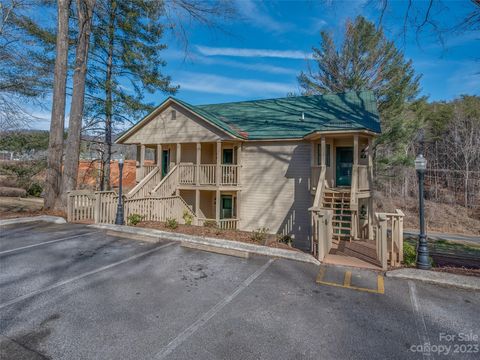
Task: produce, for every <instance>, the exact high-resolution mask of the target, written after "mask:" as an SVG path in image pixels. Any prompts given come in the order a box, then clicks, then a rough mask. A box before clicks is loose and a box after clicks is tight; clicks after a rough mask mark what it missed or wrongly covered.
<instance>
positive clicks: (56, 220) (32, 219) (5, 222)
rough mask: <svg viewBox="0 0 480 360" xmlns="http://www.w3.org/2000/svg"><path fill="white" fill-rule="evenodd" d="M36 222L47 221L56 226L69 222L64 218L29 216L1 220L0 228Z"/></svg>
mask: <svg viewBox="0 0 480 360" xmlns="http://www.w3.org/2000/svg"><path fill="white" fill-rule="evenodd" d="M35 221H46V222H51V223H54V224H65V223H66V222H67V221H66V220H65V219H64V218H62V217H60V216H50V215H39V216H29V217H21V218H15V219H5V220H0V226H6V225H14V224H24V223H30V222H35Z"/></svg>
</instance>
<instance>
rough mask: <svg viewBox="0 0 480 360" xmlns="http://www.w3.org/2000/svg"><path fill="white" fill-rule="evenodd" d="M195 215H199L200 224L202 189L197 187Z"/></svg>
mask: <svg viewBox="0 0 480 360" xmlns="http://www.w3.org/2000/svg"><path fill="white" fill-rule="evenodd" d="M195 215H196V217H197V225H198V216H199V215H200V190H199V189H195Z"/></svg>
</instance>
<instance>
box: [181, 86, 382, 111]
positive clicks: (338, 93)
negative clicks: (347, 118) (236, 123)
mask: <svg viewBox="0 0 480 360" xmlns="http://www.w3.org/2000/svg"><path fill="white" fill-rule="evenodd" d="M372 92H373V90H369V89H365V90H347V91H342V92H328V93H325V94H315V95H297V96H282V97H275V98H267V99H258V100H240V101H228V102H220V103H213V104H199V105H191V104H189V103H187V104H189V105H191V106H195V107H200V108H201V107H203V106H211V105H230V104H248V103H255V102H259V101H270V100H282V99H295V98H296V99H298V98H312V97H324V96H328V95H336V96H338V95H342V94H348V93H357V94H359V93H372ZM175 99H176V98H175ZM176 100H177V99H176ZM181 101H182V100H181Z"/></svg>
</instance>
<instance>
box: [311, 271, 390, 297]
mask: <svg viewBox="0 0 480 360" xmlns="http://www.w3.org/2000/svg"><path fill="white" fill-rule="evenodd" d="M325 271H326V267H325V266H322V267H320V270H319V271H318V275H317V278H316V280H315V282H316V283H317V284H320V285H328V286H335V287H341V288H345V289H352V290H357V291H363V292H368V293H373V294H382V295H383V294H385V285H384V279H383V276H382V275H377V288H376V289H369V288H363V287H359V286H353V285H352V272H351V271H345V274H344V278H343V284H342V283H334V282H330V281H324V280H323V278H324V277H325Z"/></svg>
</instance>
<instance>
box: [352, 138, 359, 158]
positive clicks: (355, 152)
mask: <svg viewBox="0 0 480 360" xmlns="http://www.w3.org/2000/svg"><path fill="white" fill-rule="evenodd" d="M353 165H358V135H354V136H353Z"/></svg>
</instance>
